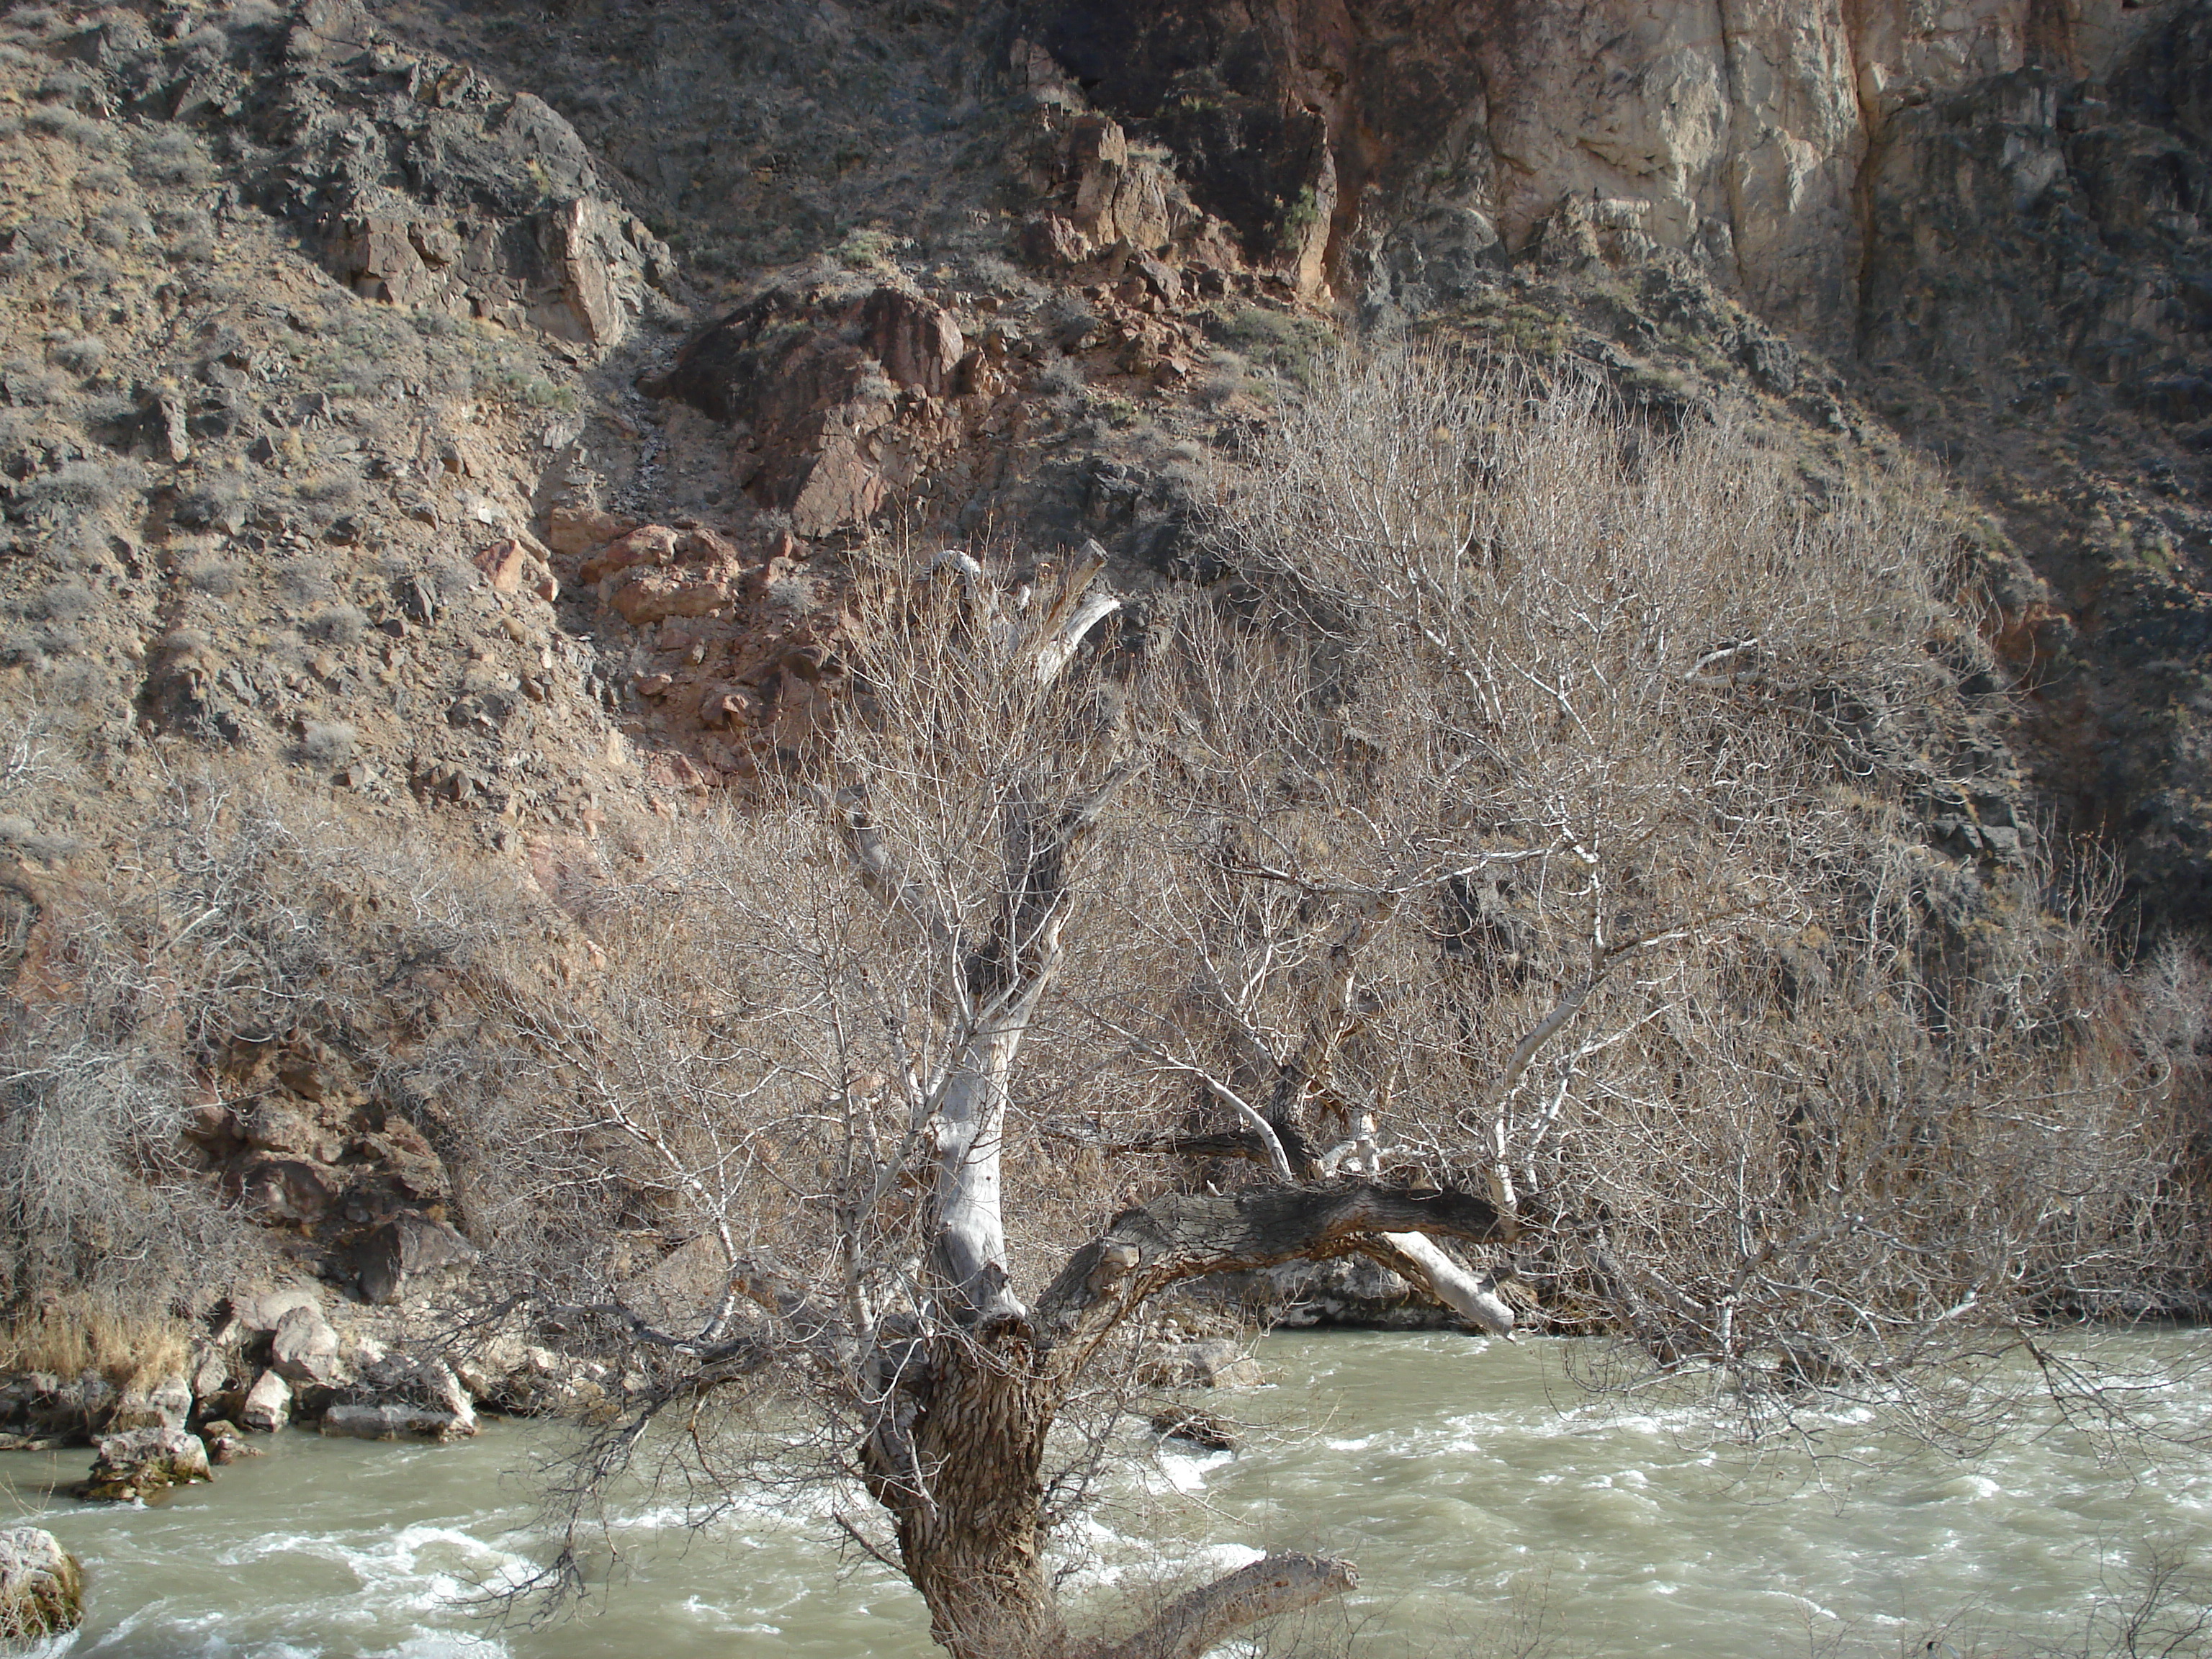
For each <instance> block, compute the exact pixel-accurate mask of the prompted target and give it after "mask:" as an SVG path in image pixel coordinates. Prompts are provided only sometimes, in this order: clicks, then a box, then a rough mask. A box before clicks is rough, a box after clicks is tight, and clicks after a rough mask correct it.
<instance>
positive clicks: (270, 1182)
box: [235, 1158, 333, 1225]
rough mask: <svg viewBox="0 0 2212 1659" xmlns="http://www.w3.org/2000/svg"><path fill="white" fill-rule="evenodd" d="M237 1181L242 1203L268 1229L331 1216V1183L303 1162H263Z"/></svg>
mask: <svg viewBox="0 0 2212 1659" xmlns="http://www.w3.org/2000/svg"><path fill="white" fill-rule="evenodd" d="M235 1179H236V1181H237V1182H238V1194H239V1200H240V1203H241V1205H242V1206H244V1207H245V1209H246V1212H247V1213H249V1214H250V1215H252V1217H253V1218H254V1219H255V1220H257V1221H259V1222H261V1223H263V1224H264V1225H270V1224H273V1223H276V1222H283V1221H298V1222H313V1221H319V1220H321V1219H322V1218H324V1217H325V1216H326V1215H328V1214H329V1213H330V1210H331V1202H332V1196H333V1195H332V1194H331V1187H330V1183H329V1182H327V1181H325V1179H324V1178H323V1176H322V1173H321V1171H319V1170H317V1169H316V1167H315V1166H314V1165H313V1164H310V1163H308V1162H307V1161H306V1160H305V1159H303V1158H264V1159H261V1160H258V1161H257V1162H254V1163H252V1164H248V1165H247V1166H246V1168H244V1169H242V1170H240V1171H239V1172H238V1174H237V1176H236V1177H235Z"/></svg>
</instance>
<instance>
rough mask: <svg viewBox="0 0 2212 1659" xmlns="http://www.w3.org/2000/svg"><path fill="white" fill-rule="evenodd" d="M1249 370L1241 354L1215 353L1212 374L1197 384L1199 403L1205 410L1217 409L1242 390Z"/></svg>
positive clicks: (1222, 351) (1227, 351)
mask: <svg viewBox="0 0 2212 1659" xmlns="http://www.w3.org/2000/svg"><path fill="white" fill-rule="evenodd" d="M1249 368H1250V365H1249V364H1248V363H1247V362H1245V361H1244V356H1243V353H1242V352H1237V351H1229V350H1220V351H1217V352H1215V353H1214V354H1213V368H1212V373H1210V374H1207V375H1206V379H1205V380H1202V381H1200V383H1199V388H1198V401H1199V403H1200V404H1201V405H1202V406H1204V407H1205V408H1207V409H1219V408H1220V407H1221V406H1222V405H1223V404H1225V403H1227V402H1228V401H1229V400H1230V399H1231V398H1234V397H1235V396H1236V395H1237V393H1238V392H1241V391H1243V389H1244V377H1245V374H1246V373H1247V372H1248V371H1249Z"/></svg>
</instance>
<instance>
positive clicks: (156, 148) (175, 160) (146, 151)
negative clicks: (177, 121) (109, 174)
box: [131, 127, 214, 185]
mask: <svg viewBox="0 0 2212 1659" xmlns="http://www.w3.org/2000/svg"><path fill="white" fill-rule="evenodd" d="M131 171H132V172H133V173H137V175H138V177H139V178H140V179H143V180H144V181H145V182H146V183H148V184H149V185H204V184H205V183H206V182H207V181H208V179H210V178H211V177H212V176H213V174H214V169H213V168H212V167H210V166H209V164H208V159H207V153H206V152H205V151H204V150H203V149H201V148H200V145H199V141H198V140H197V139H196V138H194V137H192V136H191V134H190V133H189V132H186V131H184V130H183V129H182V128H180V127H156V128H155V129H154V130H153V131H151V132H149V133H146V134H144V135H143V136H142V137H140V138H139V139H138V141H137V144H136V145H135V146H134V147H133V149H132V153H131Z"/></svg>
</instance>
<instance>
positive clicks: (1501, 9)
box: [1013, 0, 2172, 337]
mask: <svg viewBox="0 0 2212 1659" xmlns="http://www.w3.org/2000/svg"><path fill="white" fill-rule="evenodd" d="M2171 10H2172V7H2171V6H2166V7H2159V6H2142V7H2138V6H2126V5H2123V4H2121V3H2120V0H2088V3H2064V0H1979V3H1968V4H1959V5H1944V6H1933V5H1929V4H1925V3H1917V0H1875V3H1861V4H1846V3H1842V0H1825V3H1819V4H1814V5H1809V6H1808V5H1800V4H1784V3H1781V0H1707V3H1692V4H1683V5H1652V4H1646V3H1632V0H1606V3H1599V4H1593V5H1558V4H1529V3H1498V4H1487V5H1474V6H1469V5H1459V4H1443V3H1428V4H1422V3H1403V0H1399V3H1380V4H1362V3H1358V0H1276V3H1252V0H1227V3H1216V0H1199V3H1190V0H1155V3H1145V4H1137V5H1118V4H1103V3H1091V0H1035V3H1030V4H1029V5H1027V6H1025V7H1024V8H1023V9H1021V12H1020V15H1018V18H1017V20H1016V21H1015V22H1014V24H1013V27H1015V29H1016V30H1017V31H1018V32H1019V33H1021V34H1022V35H1023V36H1024V38H1025V39H1028V40H1033V41H1034V42H1036V44H1038V45H1041V46H1042V47H1043V48H1044V49H1045V50H1046V51H1048V52H1050V53H1051V54H1052V56H1053V57H1054V58H1055V59H1056V60H1058V61H1059V62H1060V64H1062V65H1064V66H1065V68H1066V70H1067V72H1068V73H1069V75H1070V76H1072V77H1073V79H1074V81H1075V82H1076V83H1077V84H1078V85H1079V86H1080V87H1081V88H1083V90H1084V91H1085V94H1088V95H1089V96H1091V98H1092V99H1093V100H1095V101H1096V102H1097V103H1098V104H1099V105H1100V106H1101V107H1103V108H1104V109H1106V110H1109V111H1110V112H1114V113H1115V114H1117V115H1120V116H1122V117H1124V118H1132V119H1137V120H1142V121H1144V122H1146V123H1147V124H1148V126H1149V127H1150V129H1151V130H1152V131H1156V132H1157V133H1158V135H1159V136H1160V137H1162V138H1163V139H1164V141H1165V142H1166V143H1168V144H1169V145H1170V147H1171V148H1173V149H1175V150H1176V152H1177V154H1178V155H1182V156H1183V157H1185V158H1186V159H1187V161H1188V177H1189V179H1190V181H1191V185H1192V189H1193V193H1194V195H1195V196H1196V197H1197V199H1198V200H1199V202H1200V204H1202V205H1204V206H1206V208H1208V209H1209V210H1212V211H1214V212H1217V213H1218V214H1220V215H1221V216H1222V217H1224V218H1225V219H1226V220H1228V221H1229V222H1231V224H1233V225H1235V226H1236V227H1237V230H1238V232H1239V234H1240V235H1241V236H1242V237H1243V240H1244V244H1245V247H1246V250H1247V252H1248V253H1249V254H1250V255H1251V256H1252V257H1254V258H1257V259H1268V258H1275V259H1285V260H1287V261H1289V262H1290V263H1291V264H1293V265H1294V266H1296V267H1297V268H1298V269H1299V270H1301V271H1302V272H1304V273H1305V274H1307V275H1309V276H1310V277H1311V278H1312V279H1313V280H1316V281H1319V280H1322V279H1324V278H1325V277H1327V276H1328V275H1329V274H1331V272H1332V271H1333V270H1339V269H1341V267H1342V262H1343V260H1344V258H1345V257H1346V255H1347V254H1349V252H1351V250H1352V248H1353V247H1354V246H1356V245H1357V243H1358V238H1359V236H1360V234H1361V233H1362V232H1363V230H1364V231H1367V232H1369V233H1370V234H1371V233H1373V232H1375V231H1376V230H1378V229H1380V230H1382V231H1383V232H1384V233H1385V234H1387V232H1388V230H1389V228H1390V227H1391V226H1392V225H1394V224H1395V223H1396V222H1400V221H1402V220H1405V219H1407V218H1411V217H1414V216H1419V214H1420V213H1422V212H1423V211H1425V210H1455V211H1459V212H1466V213H1474V214H1478V215H1480V216H1482V217H1483V218H1484V219H1485V220H1486V221H1487V222H1488V223H1489V225H1490V226H1491V227H1492V228H1493V229H1494V231H1495V233H1496V234H1497V236H1498V239H1499V240H1501V241H1502V243H1503V245H1504V247H1505V248H1506V249H1507V250H1509V251H1513V250H1517V249H1518V248H1519V247H1520V246H1522V244H1523V243H1525V242H1526V240H1527V239H1528V235H1529V234H1530V233H1531V232H1532V231H1533V230H1534V228H1535V226H1536V225H1537V223H1538V222H1540V221H1541V220H1542V219H1544V218H1546V217H1547V216H1549V215H1550V214H1551V213H1552V212H1553V211H1554V210H1556V208H1557V207H1558V205H1559V202H1560V201H1561V199H1562V198H1564V197H1569V196H1585V197H1595V198H1599V199H1602V200H1610V201H1614V202H1618V203H1620V204H1624V206H1625V207H1626V208H1627V209H1629V210H1632V211H1633V212H1634V214H1635V216H1636V222H1637V228H1638V231H1639V232H1640V233H1641V234H1644V235H1645V236H1647V237H1649V238H1650V240H1652V241H1653V242H1654V243H1655V244H1656V245H1657V246H1662V247H1667V248H1672V249H1675V250H1678V251H1681V252H1688V253H1692V254H1695V255H1697V256H1698V257H1699V258H1701V259H1703V260H1705V261H1706V262H1708V263H1709V264H1711V266H1712V267H1713V268H1714V269H1715V270H1716V271H1717V272H1718V273H1721V274H1723V275H1724V276H1727V277H1729V278H1730V279H1731V280H1733V281H1734V282H1735V283H1738V284H1740V286H1741V290H1742V292H1743V294H1744V295H1745V297H1746V298H1747V300H1749V301H1750V302H1751V303H1752V304H1753V305H1754V306H1755V307H1759V309H1761V310H1762V311H1765V312H1766V313H1769V314H1771V315H1773V316H1775V317H1777V318H1778V319H1786V320H1789V321H1790V322H1792V323H1794V324H1796V325H1798V326H1800V327H1802V328H1805V329H1807V330H1809V331H1813V332H1814V333H1815V334H1817V335H1820V336H1822V337H1832V336H1834V335H1835V334H1836V333H1837V332H1838V331H1847V330H1848V328H1849V326H1850V319H1851V318H1852V316H1853V314H1854V313H1855V312H1856V310H1857V290H1856V286H1855V279H1856V278H1857V274H1858V270H1859V266H1860V261H1861V258H1862V255H1863V246H1864V238H1863V213H1862V210H1861V205H1860V198H1861V193H1862V189H1863V184H1864V182H1865V180H1866V177H1867V172H1868V163H1869V158H1870V157H1878V155H1879V152H1880V146H1879V143H1878V140H1879V138H1880V136H1881V133H1882V131H1883V129H1884V127H1885V125H1886V124H1887V122H1888V121H1889V119H1890V118H1892V117H1893V115H1896V114H1898V113H1899V112H1902V111H1905V110H1909V109H1911V108H1913V107H1915V106H1919V105H1922V104H1924V103H1925V102H1926V101H1927V100H1929V99H1930V98H1931V97H1937V96H1941V95H1942V94H1948V93H1952V92H1955V91H1957V90H1959V89H1960V88H1963V87H1966V86H1967V85H1970V84H1972V83H1975V82H1979V81H1982V80H1984V79H1986V78H1988V77H1990V76H1996V75H2004V74H2009V73H2013V72H2015V71H2018V70H2023V69H2031V68H2039V69H2041V70H2045V71H2046V72H2048V73H2051V74H2054V75H2063V76H2076V77H2079V76H2098V75H2102V74H2104V73H2106V72H2107V71H2109V70H2110V69H2111V68H2112V66H2113V65H2114V64H2116V63H2118V61H2119V60H2120V59H2121V58H2122V57H2123V56H2124V54H2125V53H2126V52H2129V51H2130V49H2131V48H2133V47H2134V46H2136V44H2137V43H2138V42H2139V41H2140V40H2142V36H2143V35H2144V33H2146V32H2147V31H2148V30H2150V29H2151V28H2153V27H2155V25H2156V23H2157V22H2158V21H2159V20H2160V17H2161V16H2162V15H2165V14H2167V13H2170V12H2171ZM1324 239H1325V241H1326V252H1328V254H1329V255H1330V256H1332V257H1331V258H1315V257H1314V253H1315V244H1316V241H1320V240H1324Z"/></svg>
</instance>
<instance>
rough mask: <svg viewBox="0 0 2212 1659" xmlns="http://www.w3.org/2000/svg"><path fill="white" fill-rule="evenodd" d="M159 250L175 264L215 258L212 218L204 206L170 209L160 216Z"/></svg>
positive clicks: (194, 262) (195, 262) (199, 261)
mask: <svg viewBox="0 0 2212 1659" xmlns="http://www.w3.org/2000/svg"><path fill="white" fill-rule="evenodd" d="M156 223H158V224H159V226H160V227H161V251H162V252H165V253H167V255H168V256H169V258H170V260H171V261H172V262H173V263H174V264H205V263H206V262H207V261H208V260H210V259H212V258H215V221H214V220H212V219H210V217H208V215H207V211H206V210H205V209H204V208H173V209H170V210H168V211H167V212H164V213H162V214H161V215H159V216H157V218H156Z"/></svg>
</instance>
